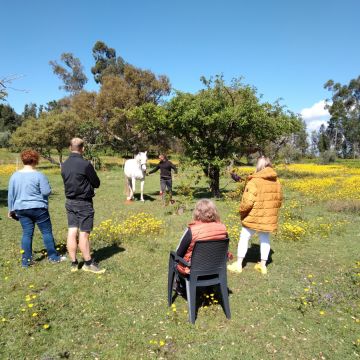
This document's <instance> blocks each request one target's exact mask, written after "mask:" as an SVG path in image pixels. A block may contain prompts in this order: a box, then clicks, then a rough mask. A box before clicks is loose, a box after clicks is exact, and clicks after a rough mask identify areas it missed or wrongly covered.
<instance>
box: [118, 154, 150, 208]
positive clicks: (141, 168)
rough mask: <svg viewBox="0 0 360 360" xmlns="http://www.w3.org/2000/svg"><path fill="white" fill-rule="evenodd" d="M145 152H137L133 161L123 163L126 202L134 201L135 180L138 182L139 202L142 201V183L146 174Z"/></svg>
mask: <svg viewBox="0 0 360 360" xmlns="http://www.w3.org/2000/svg"><path fill="white" fill-rule="evenodd" d="M146 153H147V151H145V152H139V153H138V154H137V155H136V156H135V158H134V159H129V160H126V161H125V166H124V173H125V181H126V187H127V194H128V197H127V200H133V199H134V192H135V180H140V190H141V192H140V200H141V201H144V197H143V192H144V182H145V174H146V161H147V155H146Z"/></svg>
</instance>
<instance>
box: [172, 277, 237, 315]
mask: <svg viewBox="0 0 360 360" xmlns="http://www.w3.org/2000/svg"><path fill="white" fill-rule="evenodd" d="M181 289H182V290H181V291H180V289H179V290H178V292H175V294H173V296H172V300H171V301H172V302H171V303H173V302H174V301H175V300H176V298H177V297H178V296H180V297H182V298H183V299H185V300H186V301H187V294H186V289H185V284H183V285H182V287H181ZM228 293H229V296H230V295H231V294H232V293H233V292H232V291H231V290H230V289H229V288H228ZM209 294H214V296H210V295H209ZM214 300H216V302H214ZM217 305H220V306H221V307H222V309H223V312H224V316H225V308H224V304H223V302H222V297H221V291H220V285H214V286H207V287H202V286H199V287H197V288H196V306H195V319H197V316H198V312H199V309H200V308H202V307H204V308H207V307H211V306H217ZM230 310H231V309H230Z"/></svg>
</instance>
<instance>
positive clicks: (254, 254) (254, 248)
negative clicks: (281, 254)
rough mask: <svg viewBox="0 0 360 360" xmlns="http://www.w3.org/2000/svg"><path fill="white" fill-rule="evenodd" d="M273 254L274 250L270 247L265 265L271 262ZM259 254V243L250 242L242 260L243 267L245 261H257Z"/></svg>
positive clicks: (245, 263)
mask: <svg viewBox="0 0 360 360" xmlns="http://www.w3.org/2000/svg"><path fill="white" fill-rule="evenodd" d="M273 254H274V251H273V250H271V249H270V254H269V258H268V261H267V263H266V264H267V265H269V264H271V263H272V261H273V260H272V255H273ZM260 258H261V256H260V245H258V244H252V245H251V247H250V248H249V249H248V251H247V253H246V256H245V259H244V261H243V267H245V266H246V265H247V263H257V262H259V261H260V260H261V259H260Z"/></svg>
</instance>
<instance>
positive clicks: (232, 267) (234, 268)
mask: <svg viewBox="0 0 360 360" xmlns="http://www.w3.org/2000/svg"><path fill="white" fill-rule="evenodd" d="M227 269H228V270H229V271H231V272H233V273H237V274H240V273H241V272H242V267H241V266H239V264H238V263H237V262H234V263H232V264H230V265H228V266H227Z"/></svg>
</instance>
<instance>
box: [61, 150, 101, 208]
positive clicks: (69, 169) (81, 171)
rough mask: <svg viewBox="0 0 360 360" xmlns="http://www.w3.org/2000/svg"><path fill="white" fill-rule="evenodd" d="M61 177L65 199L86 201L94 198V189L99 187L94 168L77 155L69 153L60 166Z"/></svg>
mask: <svg viewBox="0 0 360 360" xmlns="http://www.w3.org/2000/svg"><path fill="white" fill-rule="evenodd" d="M61 176H62V178H63V181H64V186H65V196H66V198H67V199H75V200H88V201H90V200H91V199H92V198H93V197H94V196H95V192H94V188H98V187H99V186H100V179H99V178H98V176H97V174H96V171H95V169H94V167H93V166H92V165H91V163H90V162H89V161H87V160H85V159H83V157H82V156H81V155H80V154H78V153H71V154H70V155H69V157H68V158H67V159H66V161H64V163H63V164H62V165H61Z"/></svg>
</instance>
